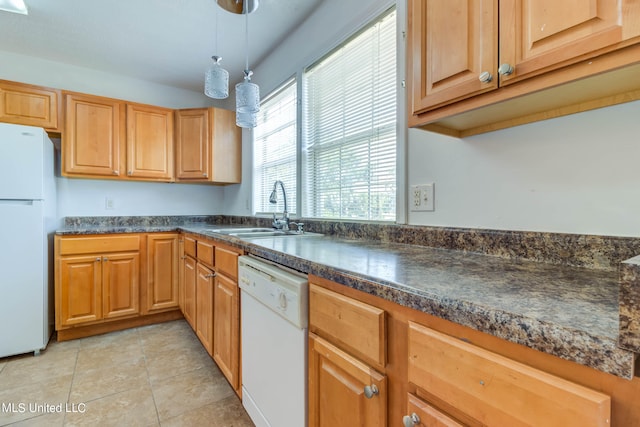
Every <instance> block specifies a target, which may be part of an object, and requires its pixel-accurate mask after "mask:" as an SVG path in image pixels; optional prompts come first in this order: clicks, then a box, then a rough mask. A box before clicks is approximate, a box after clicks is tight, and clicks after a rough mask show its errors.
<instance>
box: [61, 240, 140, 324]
mask: <svg viewBox="0 0 640 427" xmlns="http://www.w3.org/2000/svg"><path fill="white" fill-rule="evenodd" d="M54 240H55V247H56V263H55V270H56V273H55V301H56V329H62V328H65V327H69V326H76V325H83V324H87V323H96V322H101V321H104V320H111V319H119V318H123V317H133V316H138V315H139V314H140V300H139V295H140V240H141V239H140V236H139V235H129V236H117V237H105V236H101V237H84V236H83V237H71V238H63V237H61V236H56V238H55V239H54Z"/></svg>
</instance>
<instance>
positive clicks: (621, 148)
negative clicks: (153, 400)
mask: <svg viewBox="0 0 640 427" xmlns="http://www.w3.org/2000/svg"><path fill="white" fill-rule="evenodd" d="M639 117H640V102H638V101H636V102H633V103H628V104H622V105H617V106H614V107H609V108H605V109H600V110H594V111H589V112H585V113H580V114H575V115H571V116H566V117H561V118H557V119H553V120H547V121H544V122H538V123H532V124H529V125H524V126H518V127H514V128H510V129H505V130H502V131H497V132H492V133H487V134H483V135H476V136H474V137H469V138H465V139H455V138H449V137H445V136H440V135H436V134H432V133H429V132H424V131H420V130H414V129H412V130H410V131H409V146H408V153H409V158H408V171H409V183H410V184H422V183H428V182H435V184H436V187H435V204H436V209H435V211H434V212H409V221H410V223H412V224H423V225H438V226H456V227H480V228H491V229H512V230H534V231H552V232H567V233H585V234H606V235H620V236H635V237H638V236H640V187H639V185H638V183H640V167H638V159H640V143H639V141H640V140H639V139H638V135H639V134H640V121H639V120H638V118H639Z"/></svg>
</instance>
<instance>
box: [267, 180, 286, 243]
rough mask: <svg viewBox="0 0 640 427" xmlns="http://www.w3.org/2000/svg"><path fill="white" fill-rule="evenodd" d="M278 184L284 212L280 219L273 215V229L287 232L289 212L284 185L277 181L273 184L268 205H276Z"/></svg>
mask: <svg viewBox="0 0 640 427" xmlns="http://www.w3.org/2000/svg"><path fill="white" fill-rule="evenodd" d="M278 184H280V188H282V198H283V199H284V212H283V213H282V218H280V219H277V218H276V214H275V213H274V214H273V223H272V224H271V225H273V228H277V229H280V230H283V231H289V212H288V211H287V193H286V192H285V191H284V184H283V183H282V181H280V180H277V181H276V182H274V183H273V191H272V192H271V195H270V196H269V203H273V204H275V203H278V197H277V194H276V191H277V190H278Z"/></svg>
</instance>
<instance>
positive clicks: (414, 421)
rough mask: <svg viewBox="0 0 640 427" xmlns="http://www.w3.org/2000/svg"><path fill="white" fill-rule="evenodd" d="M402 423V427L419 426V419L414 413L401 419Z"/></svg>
mask: <svg viewBox="0 0 640 427" xmlns="http://www.w3.org/2000/svg"><path fill="white" fill-rule="evenodd" d="M402 423H403V424H404V427H413V426H417V425H418V424H420V417H419V416H418V414H416V413H415V412H414V413H413V414H411V415H405V416H404V417H402Z"/></svg>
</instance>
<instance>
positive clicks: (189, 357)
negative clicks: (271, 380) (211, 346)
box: [0, 320, 252, 427]
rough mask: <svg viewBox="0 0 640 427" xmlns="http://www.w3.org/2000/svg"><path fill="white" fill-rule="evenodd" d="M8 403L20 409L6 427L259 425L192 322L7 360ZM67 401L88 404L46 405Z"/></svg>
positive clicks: (0, 416) (4, 390)
mask: <svg viewBox="0 0 640 427" xmlns="http://www.w3.org/2000/svg"><path fill="white" fill-rule="evenodd" d="M74 369H75V370H74ZM0 402H2V403H4V404H5V405H7V404H14V405H15V406H14V407H15V409H16V410H15V412H11V411H9V410H5V411H4V412H0V426H4V425H7V424H14V423H17V424H15V425H17V426H46V427H49V426H61V425H71V426H74V425H91V426H95V425H99V426H101V427H102V426H110V425H117V426H121V425H126V426H131V425H133V426H137V425H140V426H158V425H160V424H159V423H160V420H161V419H162V420H165V422H166V423H167V425H188V426H191V425H211V426H213V427H220V426H229V427H230V426H237V427H246V426H251V425H252V424H250V422H249V421H248V416H247V414H246V412H245V411H244V409H243V408H242V406H241V404H240V402H239V400H238V399H237V397H236V396H235V394H234V393H233V391H232V390H231V387H230V386H229V384H228V383H227V381H226V380H225V379H224V377H223V376H222V374H221V372H220V370H219V369H218V368H217V366H216V365H215V363H214V362H213V360H212V359H211V357H210V356H209V355H208V354H207V352H206V350H205V349H204V347H203V346H202V344H200V342H199V341H198V339H197V337H196V336H195V334H194V333H193V331H192V330H191V327H190V326H189V325H188V323H187V322H186V321H184V320H178V321H172V322H166V323H162V324H158V325H151V326H145V327H141V328H137V329H131V330H126V331H121V332H114V333H110V334H104V335H99V336H95V337H90V338H84V339H79V340H71V341H64V342H56V341H52V342H50V343H49V345H48V347H47V349H46V350H45V351H43V352H42V353H41V355H40V356H37V357H34V356H32V355H23V356H16V357H10V358H5V359H2V360H0ZM67 402H69V405H71V404H74V405H76V408H77V405H79V404H85V405H86V406H85V409H86V411H85V412H84V413H62V414H60V413H54V412H51V409H49V411H48V412H47V411H46V410H44V408H43V407H42V405H44V404H49V405H50V406H49V408H51V405H58V404H62V405H65V404H66V403H67ZM20 404H22V405H23V408H24V409H23V410H22V411H21V407H20V406H19V405H20ZM29 405H40V407H39V408H37V407H36V408H32V407H30V406H29ZM64 408H65V409H66V408H67V406H66V405H65V406H64ZM32 409H34V410H32ZM203 417H204V418H203ZM201 419H202V420H205V422H204V423H200V422H199V421H198V420H201ZM211 420H213V421H211ZM214 421H215V422H214ZM165 422H163V424H165Z"/></svg>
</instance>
